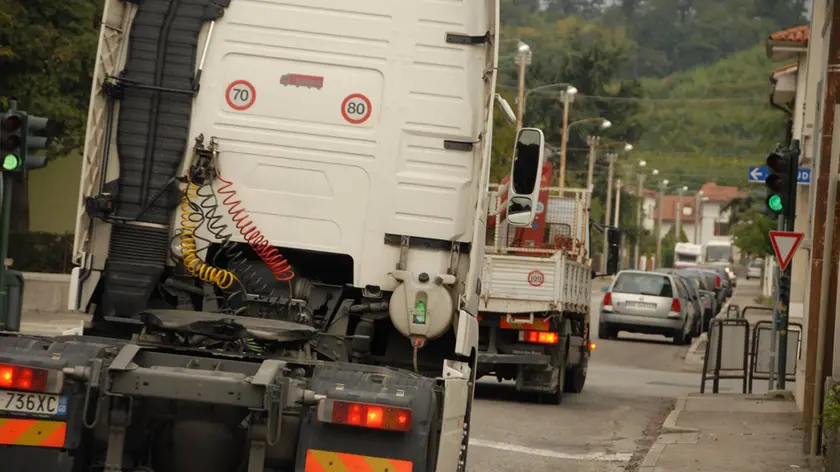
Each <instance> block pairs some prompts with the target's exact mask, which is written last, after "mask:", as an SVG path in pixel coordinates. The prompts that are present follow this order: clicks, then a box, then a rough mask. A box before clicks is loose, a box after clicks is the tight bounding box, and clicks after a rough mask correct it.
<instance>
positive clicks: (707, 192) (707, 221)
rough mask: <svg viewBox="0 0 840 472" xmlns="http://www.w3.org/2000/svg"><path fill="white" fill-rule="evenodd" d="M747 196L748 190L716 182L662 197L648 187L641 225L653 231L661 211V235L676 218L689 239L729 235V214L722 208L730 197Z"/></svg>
mask: <svg viewBox="0 0 840 472" xmlns="http://www.w3.org/2000/svg"><path fill="white" fill-rule="evenodd" d="M648 192H649V193H648ZM746 196H747V193H746V192H744V191H742V190H740V189H738V188H737V187H725V186H719V185H718V184H717V183H715V182H706V183H705V184H703V186H702V187H700V191H699V192H688V193H686V194H684V195H683V196H682V197H680V196H679V195H672V194H668V195H663V196H662V198H661V200H660V199H659V194H658V192H656V191H653V190H648V191H647V192H646V195H645V199H644V204H643V205H644V210H645V211H644V213H645V218H644V220H643V223H642V225H643V226H644V228H645V229H647V230H648V231H654V230H655V228H656V224H657V221H658V220H659V216H660V213H661V214H662V226H661V228H660V232H659V234H660V236H665V235H666V234H667V233H668V232H669V231H670V230H671V228H672V227H673V226H675V225H676V224H677V220H679V222H680V227H681V228H682V231H683V232H684V233H685V235H686V238H688V241H689V242H691V243H695V244H703V243H705V242H707V241H709V240H711V239H720V238H726V237H728V236H729V221H730V216H731V215H730V214H729V212H728V211H724V208H726V206H727V205H728V204H729V202H731V201H732V200H735V199H738V198H744V197H746ZM698 241H699V243H698Z"/></svg>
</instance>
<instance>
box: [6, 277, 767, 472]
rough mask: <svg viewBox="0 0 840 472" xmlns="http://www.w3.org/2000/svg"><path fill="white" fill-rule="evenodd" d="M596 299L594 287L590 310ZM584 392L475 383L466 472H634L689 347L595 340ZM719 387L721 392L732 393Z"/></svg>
mask: <svg viewBox="0 0 840 472" xmlns="http://www.w3.org/2000/svg"><path fill="white" fill-rule="evenodd" d="M757 295H758V284H757V282H755V281H745V280H741V281H740V286H739V287H738V289H737V290H736V292H735V296H734V297H733V299H732V303H736V304H738V305H740V306H741V307H743V306H746V305H753V304H755V303H754V301H753V299H754V298H755V297H756V296H757ZM601 297H602V294H601V292H600V290H599V289H598V288H597V287H596V289H595V290H593V293H592V303H593V307H597V306H598V304H599V302H600V299H601ZM83 320H84V319H83V318H82V317H80V316H76V315H72V314H59V315H47V314H37V313H29V314H26V315H25V316H24V323H23V327H22V329H23V331H24V332H29V333H32V334H41V335H48V336H50V335H57V334H61V333H62V332H63V331H65V330H67V329H71V328H74V327H78V326H79V324H80V322H81V321H83ZM597 326H598V313H597V309H595V310H594V314H593V317H592V329H593V330H595V332H594V333H593V339H595V340H596V342H597V348H596V350H595V352H594V354H593V357H592V360H591V363H590V367H589V374H588V379H587V382H586V388H585V389H584V391H583V393H582V394H578V395H567V396H566V398H565V399H564V401H563V404H562V405H560V406H553V405H542V404H538V403H536V402H534V401H533V398H527V397H526V398H522V397H520V396H518V395H517V394H516V392H515V390H514V388H513V385H512V383H511V382H504V383H498V382H496V381H495V380H494V379H482V380H481V381H480V382H479V386H478V389H477V392H476V402H475V406H474V408H475V410H474V414H473V425H472V428H471V432H472V433H471V447H470V453H469V467H468V469H469V470H470V471H471V472H484V471H493V472H520V471H521V472H526V471H527V472H618V471H630V472H632V471H635V470H637V469H638V466H639V464H640V463H641V461H642V459H643V458H644V455H645V454H646V453H647V451H648V449H649V448H650V445H651V444H652V443H653V441H654V440H655V439H656V436H657V435H658V432H659V428H660V426H661V425H662V422H663V421H664V419H665V417H666V416H667V414H668V413H669V412H670V409H671V408H672V406H673V404H674V401H675V399H676V397H678V396H680V395H685V394H689V393H694V392H698V391H699V386H700V375H699V369H698V368H697V366H689V365H686V363H685V362H684V360H683V359H684V358H685V356H686V353H687V352H688V350H689V347H688V346H673V345H671V343H670V341H671V340H670V339H666V338H664V337H662V336H648V335H631V334H626V333H622V334H620V335H619V338H618V339H617V340H599V339H597ZM739 386H740V384H739V383H738V381H724V382H723V383H722V388H721V391H722V392H723V393H726V392H735V391H738V390H739Z"/></svg>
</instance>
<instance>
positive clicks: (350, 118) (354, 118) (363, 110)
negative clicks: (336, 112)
mask: <svg viewBox="0 0 840 472" xmlns="http://www.w3.org/2000/svg"><path fill="white" fill-rule="evenodd" d="M372 108H373V107H372V106H371V104H370V99H369V98H367V97H366V96H364V95H363V94H361V93H354V94H352V95H348V96H347V98H345V99H344V101H343V102H341V116H343V117H344V120H345V121H347V122H348V123H350V124H353V125H360V124H362V123H364V122H365V121H367V120H368V119H369V118H370V115H371V113H373V110H372Z"/></svg>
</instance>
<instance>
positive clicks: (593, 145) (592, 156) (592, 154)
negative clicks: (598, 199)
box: [586, 136, 601, 191]
mask: <svg viewBox="0 0 840 472" xmlns="http://www.w3.org/2000/svg"><path fill="white" fill-rule="evenodd" d="M600 140H601V138H599V137H598V136H589V137H588V138H586V144H588V145H589V169H588V170H587V171H586V189H587V190H589V191H592V185H593V183H592V181H593V178H594V174H595V160H596V159H597V158H598V155H597V152H598V151H597V148H598V142H599V141H600Z"/></svg>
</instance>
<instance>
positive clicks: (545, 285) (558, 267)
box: [482, 254, 563, 309]
mask: <svg viewBox="0 0 840 472" xmlns="http://www.w3.org/2000/svg"><path fill="white" fill-rule="evenodd" d="M562 264H563V260H562V259H560V258H541V257H524V256H508V255H498V254H487V255H486V256H485V258H484V275H483V277H482V291H483V293H482V298H483V299H485V300H487V299H496V298H498V299H505V300H522V301H536V302H542V303H545V304H546V306H547V307H550V306H551V305H552V304H556V302H557V300H558V296H559V294H560V287H561V286H562V284H563V280H562V278H563V272H562ZM483 308H484V307H483V306H482V309H483Z"/></svg>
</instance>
